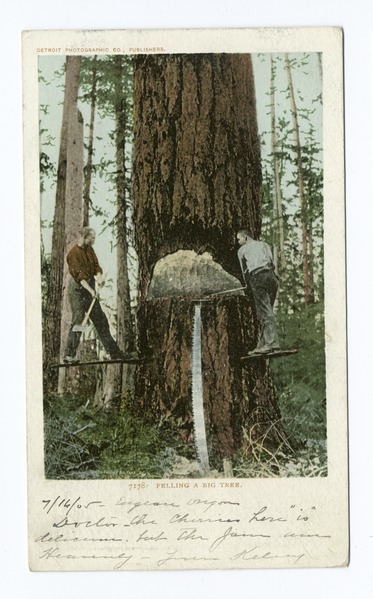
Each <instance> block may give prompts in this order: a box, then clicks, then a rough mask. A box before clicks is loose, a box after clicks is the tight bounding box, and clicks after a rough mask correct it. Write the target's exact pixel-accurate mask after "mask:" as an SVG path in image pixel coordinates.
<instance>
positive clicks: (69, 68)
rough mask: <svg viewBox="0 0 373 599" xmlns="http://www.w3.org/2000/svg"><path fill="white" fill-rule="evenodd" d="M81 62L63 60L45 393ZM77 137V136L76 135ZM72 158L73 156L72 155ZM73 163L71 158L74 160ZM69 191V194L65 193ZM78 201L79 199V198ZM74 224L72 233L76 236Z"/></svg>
mask: <svg viewBox="0 0 373 599" xmlns="http://www.w3.org/2000/svg"><path fill="white" fill-rule="evenodd" d="M80 64H81V59H80V57H79V56H68V57H67V59H66V78H65V98H64V106H63V115H62V127H61V140H60V150H59V158H58V170H57V190H56V203H55V212H54V221H53V234H52V252H51V269H50V280H49V289H48V297H47V302H46V312H45V319H44V323H43V362H44V372H45V373H46V375H47V376H46V379H45V383H46V389H49V388H51V387H52V388H53V387H55V385H56V383H57V374H55V375H51V373H50V370H49V366H50V365H51V364H53V363H55V362H57V361H58V360H59V357H60V349H61V329H62V326H61V325H62V320H61V313H62V301H63V292H64V282H65V277H66V271H65V268H64V263H65V256H66V249H67V245H68V244H70V243H71V242H72V241H73V238H72V237H70V231H69V230H68V229H67V221H68V215H69V211H70V210H71V206H70V204H69V201H68V200H67V194H69V197H70V198H71V191H72V190H71V185H74V182H73V181H71V180H70V178H71V176H74V172H75V171H74V169H75V166H74V164H71V163H70V152H71V150H72V146H71V143H70V142H71V139H70V137H69V136H71V135H72V133H73V132H74V134H76V133H77V130H78V129H79V124H78V123H79V115H78V110H77V100H78V87H79V74H80ZM78 136H79V135H78ZM74 156H75V154H74ZM74 159H75V158H74ZM74 159H73V161H74ZM69 190H70V191H69ZM79 200H80V201H81V195H80V196H79ZM77 222H79V223H80V221H75V223H74V229H73V231H74V232H77V228H78V227H77Z"/></svg>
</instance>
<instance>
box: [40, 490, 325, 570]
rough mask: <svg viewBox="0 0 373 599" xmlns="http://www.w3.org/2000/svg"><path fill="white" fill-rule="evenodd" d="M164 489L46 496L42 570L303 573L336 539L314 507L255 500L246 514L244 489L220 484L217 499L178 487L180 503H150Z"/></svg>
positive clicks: (42, 520) (42, 512)
mask: <svg viewBox="0 0 373 599" xmlns="http://www.w3.org/2000/svg"><path fill="white" fill-rule="evenodd" d="M158 484H159V483H146V484H144V483H143V486H141V484H139V485H138V486H135V485H134V483H124V485H122V486H126V487H127V490H128V492H127V493H123V494H122V495H119V496H117V497H115V496H114V497H113V496H112V495H110V496H109V497H106V498H102V499H101V498H95V499H92V497H91V496H90V495H89V494H86V493H82V494H81V495H73V496H72V495H69V494H66V495H63V494H62V493H59V494H58V495H50V496H45V497H43V498H42V499H41V501H40V505H39V513H38V514H37V521H38V527H37V528H38V533H37V534H35V535H34V537H33V538H32V539H31V542H30V543H31V546H32V547H31V548H32V553H33V555H34V561H36V562H37V564H38V569H40V570H50V569H55V570H66V569H84V570H87V569H92V570H94V569H112V570H123V569H138V568H146V569H151V568H154V569H172V568H221V567H231V568H236V567H243V568H246V567H249V566H250V565H251V566H253V567H263V566H264V565H268V564H271V565H274V566H276V565H277V566H285V565H286V566H290V567H291V566H293V567H301V566H304V565H307V564H308V563H309V562H310V561H312V557H313V554H314V552H315V551H317V550H318V551H320V550H321V551H327V550H328V543H330V542H331V541H332V538H333V534H332V527H330V531H328V530H327V531H325V530H324V529H320V528H319V527H318V507H317V505H315V504H314V503H313V502H310V503H308V504H302V505H297V504H290V505H288V506H287V507H286V509H285V508H284V507H281V509H279V508H278V507H276V503H275V502H274V501H273V502H268V504H266V505H263V504H262V503H256V502H255V501H253V502H251V504H250V507H249V508H248V507H247V505H246V502H245V504H244V505H243V502H242V500H240V495H239V491H238V489H234V488H233V489H229V491H228V492H230V493H231V497H230V498H229V499H228V498H227V497H224V498H222V497H219V495H218V493H220V492H222V490H221V488H219V487H218V486H217V487H215V490H216V494H215V498H213V497H212V496H211V490H209V493H208V496H207V495H206V489H205V488H203V487H202V492H201V489H199V487H200V486H202V483H193V487H192V489H190V488H188V489H187V491H186V490H185V489H183V488H179V490H178V495H177V499H174V498H173V499H172V500H169V499H162V498H161V497H160V498H159V500H157V501H155V500H154V495H152V497H153V499H148V498H146V494H147V492H150V493H151V492H152V487H153V488H154V486H156V485H158ZM66 488H67V489H68V488H69V487H68V486H66ZM165 492H167V493H169V491H168V490H167V489H162V493H165ZM226 492H227V490H226V489H225V493H226ZM174 497H175V494H174ZM320 544H321V549H320ZM322 544H324V548H322ZM316 548H318V549H316Z"/></svg>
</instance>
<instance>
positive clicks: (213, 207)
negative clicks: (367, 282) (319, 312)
mask: <svg viewBox="0 0 373 599" xmlns="http://www.w3.org/2000/svg"><path fill="white" fill-rule="evenodd" d="M134 76H135V78H134V112H135V119H134V150H133V156H134V161H133V201H134V210H135V213H134V222H135V243H136V250H137V253H138V258H139V287H140V294H139V309H138V327H139V349H140V352H141V353H144V354H147V353H149V354H150V355H151V356H152V358H153V359H152V360H151V361H149V362H146V363H144V364H142V365H140V366H138V368H137V372H136V384H135V394H136V398H137V405H138V406H139V410H140V411H141V413H142V414H144V415H145V416H147V417H148V418H149V419H150V420H152V421H153V422H154V421H155V422H158V421H159V420H164V419H167V418H169V419H170V420H171V421H172V422H173V424H174V425H176V426H177V427H178V428H179V431H180V433H181V434H182V435H184V437H185V438H186V439H188V438H190V437H191V436H192V420H193V416H192V411H191V372H190V364H191V340H192V331H193V326H192V314H193V301H194V300H198V299H199V298H200V297H201V295H200V294H201V288H202V287H203V283H204V280H205V277H206V273H205V272H203V270H202V271H201V272H200V273H199V274H198V272H196V273H195V274H194V275H193V269H192V268H184V270H183V269H182V266H181V264H182V262H181V261H179V263H178V262H177V261H176V262H175V263H173V265H172V268H173V270H174V271H176V270H177V269H178V268H179V270H180V272H179V274H178V277H179V281H180V283H179V288H178V289H176V293H173V294H172V296H171V294H170V293H169V287H168V286H167V285H166V286H165V288H164V294H163V296H162V294H159V293H158V297H151V295H150V294H149V290H150V289H152V288H155V287H157V284H156V283H157V282H156V281H154V279H153V277H154V274H156V272H157V269H156V265H157V263H158V261H160V260H161V259H164V258H165V257H166V256H171V255H175V254H176V253H177V252H179V251H182V250H185V251H191V252H193V253H194V256H198V255H199V254H201V252H203V251H206V250H207V251H208V252H209V254H210V255H211V259H212V260H213V261H214V262H215V263H216V265H217V267H219V268H220V269H221V270H222V271H223V272H224V273H225V274H226V275H227V276H230V277H235V279H236V280H237V286H238V287H239V286H241V285H242V283H240V281H239V280H238V279H239V277H240V276H241V275H240V272H239V264H238V259H237V252H236V248H235V247H234V246H235V236H236V232H237V230H238V229H239V228H241V227H243V226H244V227H247V228H249V229H250V230H251V232H252V234H253V236H254V237H255V238H257V237H258V236H259V233H260V225H261V220H260V219H261V212H260V196H261V164H260V147H259V140H258V131H257V120H256V109H255V90H254V79H253V70H252V63H251V57H250V56H249V55H247V54H246V55H245V54H208V55H207V54H200V55H193V54H191V55H170V56H165V55H162V56H153V55H151V56H137V57H136V58H135V63H134ZM171 262H172V260H171V261H170V265H169V266H170V268H169V270H168V272H167V271H166V273H164V276H165V280H167V277H169V278H171V276H172V268H171ZM192 276H193V277H194V279H195V285H192V286H191V288H190V289H189V291H188V292H186V283H187V282H190V278H191V277H192ZM162 285H163V283H162ZM218 286H219V285H218ZM230 287H232V285H230ZM218 290H219V291H220V288H219V289H217V288H215V291H218ZM201 314H202V316H201V318H202V365H203V392H204V408H205V417H206V423H207V429H208V435H209V443H210V444H211V446H212V447H213V448H214V449H215V450H216V452H217V453H218V455H219V456H220V457H222V458H231V457H232V456H233V455H234V453H235V452H236V451H237V450H239V449H241V448H242V446H243V445H244V443H245V439H246V441H247V440H249V441H248V444H249V445H250V443H251V444H252V443H260V442H263V443H265V444H275V445H276V446H278V444H279V443H281V442H282V441H283V440H284V438H285V434H284V431H283V429H282V426H281V423H280V414H279V410H278V406H277V399H276V396H275V392H274V388H273V384H272V381H271V378H270V376H269V371H268V364H267V363H266V361H265V360H262V361H261V362H260V363H255V364H252V365H249V366H248V367H247V368H246V367H244V366H243V364H242V363H241V362H240V359H239V358H240V356H241V355H245V354H247V352H248V351H249V350H250V349H252V348H254V347H255V345H256V338H257V324H256V318H255V312H254V308H253V299H252V297H251V296H217V297H215V298H211V299H210V301H209V302H207V303H205V304H204V306H203V309H202V313H201Z"/></svg>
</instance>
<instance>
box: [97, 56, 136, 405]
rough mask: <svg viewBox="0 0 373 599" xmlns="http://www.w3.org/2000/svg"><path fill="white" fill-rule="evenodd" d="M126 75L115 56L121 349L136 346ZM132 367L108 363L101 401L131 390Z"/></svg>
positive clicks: (119, 333)
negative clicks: (130, 254)
mask: <svg viewBox="0 0 373 599" xmlns="http://www.w3.org/2000/svg"><path fill="white" fill-rule="evenodd" d="M127 77H128V73H127V72H126V66H125V58H124V57H123V56H115V57H114V82H115V83H114V87H115V106H114V110H115V148H116V190H117V219H116V236H117V245H116V251H117V342H118V345H119V347H120V348H121V349H122V350H123V351H124V352H131V351H133V350H134V349H135V335H134V328H133V323H132V316H131V294H130V282H129V269H128V241H127V206H126V189H127V182H126V154H125V148H126V141H127V138H128V133H127V131H128V110H129V109H128V98H127V91H126V90H125V87H124V86H125V79H126V78H127ZM134 370H135V368H134V366H133V365H132V364H123V366H119V365H114V364H113V365H109V366H107V368H106V371H105V376H104V381H103V398H104V399H103V401H104V403H105V405H106V406H109V405H110V402H111V400H112V399H113V398H114V397H116V396H118V395H120V393H121V392H122V390H123V391H124V390H128V389H131V390H133V385H134Z"/></svg>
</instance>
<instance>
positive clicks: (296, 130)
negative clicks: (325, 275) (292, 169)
mask: <svg viewBox="0 0 373 599" xmlns="http://www.w3.org/2000/svg"><path fill="white" fill-rule="evenodd" d="M285 68H286V72H287V77H288V83H289V92H290V105H291V114H292V119H293V130H294V141H295V152H296V159H297V177H298V191H299V199H300V208H301V230H302V264H303V286H304V301H305V302H306V304H308V303H310V302H311V301H312V298H311V290H310V278H309V264H308V252H307V205H306V198H305V192H304V183H303V174H302V147H301V143H300V136H299V123H298V112H297V105H296V101H295V94H294V86H293V78H292V74H291V66H290V61H289V55H288V54H285Z"/></svg>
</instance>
